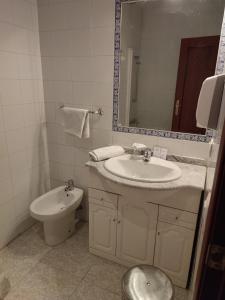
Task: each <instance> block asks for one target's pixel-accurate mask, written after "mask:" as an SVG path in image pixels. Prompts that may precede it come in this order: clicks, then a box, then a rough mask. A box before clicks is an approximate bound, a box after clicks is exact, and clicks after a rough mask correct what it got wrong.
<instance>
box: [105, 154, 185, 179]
mask: <svg viewBox="0 0 225 300" xmlns="http://www.w3.org/2000/svg"><path fill="white" fill-rule="evenodd" d="M104 167H105V169H106V170H107V171H109V172H110V173H112V174H114V175H116V176H119V177H122V178H126V179H129V180H134V181H141V182H168V181H173V180H177V179H178V178H180V177H181V170H180V168H179V167H178V166H177V165H175V164H174V163H172V162H170V161H167V160H164V159H160V158H157V157H151V158H150V160H149V161H148V162H145V161H143V159H142V157H141V158H140V157H135V156H133V155H130V154H127V155H122V156H117V157H113V158H110V159H109V160H107V161H105V163H104Z"/></svg>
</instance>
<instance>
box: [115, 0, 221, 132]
mask: <svg viewBox="0 0 225 300" xmlns="http://www.w3.org/2000/svg"><path fill="white" fill-rule="evenodd" d="M224 4H225V0H139V1H138V0H136V1H133V0H131V1H120V0H116V35H115V36H116V38H115V68H114V70H115V74H114V75H115V83H114V130H119V131H126V130H123V129H122V128H123V127H124V128H125V127H129V128H133V127H134V128H147V129H151V130H153V131H154V132H155V131H157V130H161V131H167V132H168V131H173V132H182V133H191V134H195V135H196V134H197V135H205V130H203V129H200V128H197V127H196V118H195V111H196V107H197V100H198V96H199V92H200V88H201V85H202V82H203V81H204V79H205V78H206V77H209V76H212V75H214V74H215V67H216V62H217V53H218V47H219V40H220V32H221V25H222V19H223V12H224ZM119 127H120V129H118V128H119ZM136 131H137V130H136ZM137 132H139V131H137Z"/></svg>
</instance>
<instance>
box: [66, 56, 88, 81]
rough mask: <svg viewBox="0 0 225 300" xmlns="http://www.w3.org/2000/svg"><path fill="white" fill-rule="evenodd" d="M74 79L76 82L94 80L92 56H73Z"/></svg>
mask: <svg viewBox="0 0 225 300" xmlns="http://www.w3.org/2000/svg"><path fill="white" fill-rule="evenodd" d="M70 63H71V68H72V80H73V81H76V82H90V81H93V79H94V78H93V72H92V71H93V67H92V59H91V57H74V58H71V62H70Z"/></svg>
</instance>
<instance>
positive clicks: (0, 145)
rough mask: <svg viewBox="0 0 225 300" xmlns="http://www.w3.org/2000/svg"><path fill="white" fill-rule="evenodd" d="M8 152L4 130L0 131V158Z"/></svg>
mask: <svg viewBox="0 0 225 300" xmlns="http://www.w3.org/2000/svg"><path fill="white" fill-rule="evenodd" d="M7 154H8V151H7V143H6V137H5V133H4V132H0V158H4V157H6V156H7Z"/></svg>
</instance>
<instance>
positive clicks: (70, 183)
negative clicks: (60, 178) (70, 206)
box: [64, 179, 75, 192]
mask: <svg viewBox="0 0 225 300" xmlns="http://www.w3.org/2000/svg"><path fill="white" fill-rule="evenodd" d="M65 185H66V186H65V189H64V191H65V192H69V191H72V190H73V189H74V188H75V185H74V181H73V179H69V180H68V181H66V182H65Z"/></svg>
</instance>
